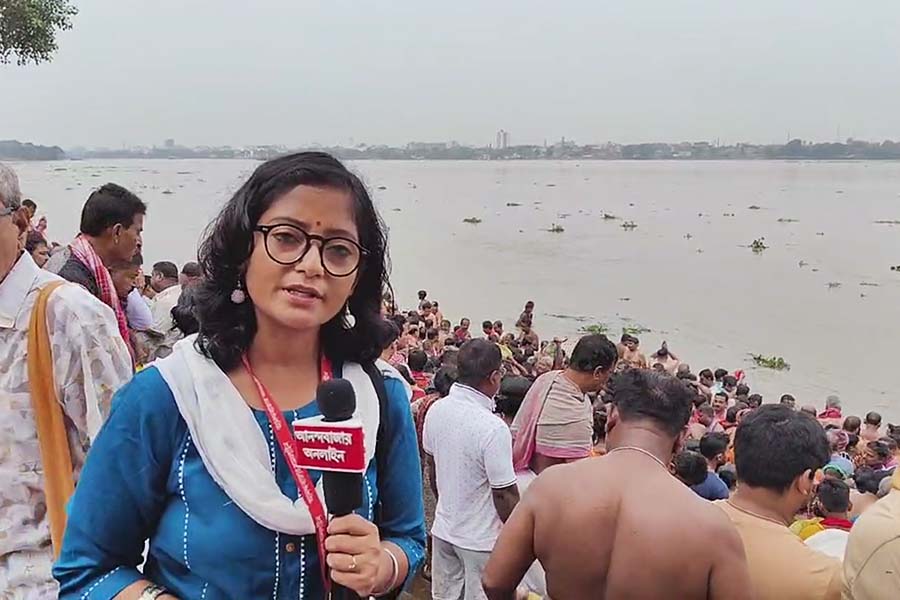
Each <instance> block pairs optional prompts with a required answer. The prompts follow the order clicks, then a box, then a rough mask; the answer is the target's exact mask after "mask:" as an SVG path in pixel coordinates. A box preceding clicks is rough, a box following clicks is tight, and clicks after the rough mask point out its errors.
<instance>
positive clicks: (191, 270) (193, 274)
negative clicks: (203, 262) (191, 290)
mask: <svg viewBox="0 0 900 600" xmlns="http://www.w3.org/2000/svg"><path fill="white" fill-rule="evenodd" d="M201 279H203V269H201V268H200V265H199V264H198V263H195V262H193V261H191V262H186V263H184V266H183V267H181V275H180V276H179V277H178V284H179V285H180V286H181V287H182V288H186V287H190V286H192V285H194V284H196V283H199V282H200V280H201Z"/></svg>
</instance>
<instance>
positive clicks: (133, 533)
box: [53, 368, 425, 600]
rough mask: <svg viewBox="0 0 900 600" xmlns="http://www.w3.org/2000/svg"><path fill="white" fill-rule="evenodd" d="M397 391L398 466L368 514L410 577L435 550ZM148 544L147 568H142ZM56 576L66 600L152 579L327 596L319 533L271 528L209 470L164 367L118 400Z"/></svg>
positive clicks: (412, 438)
mask: <svg viewBox="0 0 900 600" xmlns="http://www.w3.org/2000/svg"><path fill="white" fill-rule="evenodd" d="M385 386H386V388H387V395H388V418H387V423H385V425H384V442H385V443H386V444H387V446H388V447H387V448H379V449H378V452H379V453H380V452H385V453H386V456H385V460H384V464H386V466H387V468H386V471H387V473H384V474H382V473H378V470H377V468H376V461H375V460H374V459H373V460H372V462H371V463H370V464H369V468H368V470H367V472H366V475H365V479H364V482H363V488H364V489H363V506H362V508H361V509H360V510H359V511H357V512H358V513H359V514H360V515H362V516H363V517H365V518H367V519H369V520H372V521H375V522H376V524H377V525H378V526H379V529H380V531H381V537H382V539H384V540H389V541H391V542H394V543H395V544H397V545H398V546H400V548H402V549H403V551H404V552H405V553H406V556H407V558H408V559H409V565H410V570H409V573H410V574H409V577H407V583H408V582H409V581H410V580H411V579H412V577H413V576H414V574H415V572H416V569H417V568H418V566H419V565H420V564H421V563H422V561H423V560H424V555H425V526H424V515H423V509H422V477H421V468H420V465H419V451H418V445H417V442H416V434H415V429H414V427H413V422H412V417H411V415H410V409H409V401H408V400H407V397H406V393H405V390H404V388H403V386H402V384H401V383H400V382H399V381H397V380H394V379H390V378H386V379H385ZM254 414H255V416H256V421H257V423H258V424H259V426H260V429H262V431H263V434H264V435H265V436H266V438H267V439H268V441H269V457H270V460H271V461H272V468H273V470H274V472H275V478H276V481H277V482H278V485H279V487H280V488H281V490H282V492H283V493H284V494H285V495H286V496H288V497H289V498H297V497H298V495H297V486H296V484H295V482H294V479H293V477H292V476H291V473H290V470H289V469H288V467H287V464H286V463H285V460H284V457H283V456H282V454H281V451H280V450H279V449H278V447H277V445H276V443H275V439H274V436H273V435H272V430H271V427H270V426H269V422H268V419H267V418H266V415H265V412H263V411H259V410H254ZM318 414H320V413H319V410H318V406H317V405H316V403H315V402H313V403H310V404H308V405H307V406H304V407H303V408H301V409H300V410H296V411H289V412H286V413H284V415H285V418H286V419H287V421H288V422H289V423H290V422H291V421H292V420H293V419H295V418H304V417H312V416H316V415H318ZM310 476H311V477H312V479H313V481H318V479H319V477H321V473H320V472H319V471H311V472H310ZM379 500H380V501H381V503H382V506H381V508H380V511H378V512H380V515H379V517H380V518H379V519H378V520H376V512H377V511H376V505H377V503H378V501H379ZM148 539H149V540H150V547H149V553H148V556H147V562H146V565H145V567H144V575H141V573H140V572H139V571H138V569H137V567H138V565H140V564H141V563H142V562H143V559H142V552H143V550H144V542H145V540H148ZM53 574H54V576H55V577H56V578H57V579H58V580H59V582H60V598H64V599H65V598H78V599H87V600H93V599H110V598H113V597H114V596H115V595H116V594H117V593H119V592H120V591H121V590H122V589H123V588H125V587H126V586H128V585H130V584H131V583H133V582H135V581H137V580H138V579H142V578H147V579H149V580H151V581H153V582H154V583H157V584H159V585H162V586H165V587H166V588H168V589H169V590H170V591H171V592H172V593H173V594H175V595H176V596H178V597H179V598H183V599H204V600H206V599H208V600H213V599H216V598H235V599H241V600H247V599H256V598H273V599H278V598H290V599H291V600H295V599H297V598H322V597H323V596H324V592H323V587H322V581H321V575H320V571H319V556H318V551H317V548H316V538H315V535H307V536H294V535H288V534H282V533H278V532H275V531H271V530H269V529H266V528H265V527H263V526H261V525H259V524H258V523H256V521H254V520H252V519H251V518H250V517H248V516H247V515H246V514H245V513H244V512H243V511H242V510H241V509H240V508H238V506H237V505H235V504H234V502H233V501H232V500H231V498H229V497H228V496H227V495H226V494H225V492H224V491H223V490H222V489H221V488H220V487H219V486H218V484H216V482H215V481H214V480H213V479H212V478H211V477H210V475H209V473H208V472H207V470H206V467H205V466H204V465H203V461H202V459H201V458H200V455H199V454H198V453H197V449H196V448H195V447H194V445H193V444H192V442H191V437H190V434H189V432H188V428H187V424H186V423H185V422H184V420H183V419H182V418H181V414H180V413H179V412H178V408H177V406H176V404H175V398H174V397H173V395H172V392H171V391H170V390H169V387H168V385H166V383H165V381H164V380H163V378H162V376H161V375H160V374H159V371H157V370H156V369H155V368H148V369H146V370H144V371H142V372H141V373H139V374H138V375H137V376H135V378H134V379H133V380H132V382H131V383H129V384H128V385H127V386H125V387H124V388H122V390H121V391H120V392H119V393H118V394H117V395H116V397H115V399H114V401H113V407H112V412H111V414H110V417H109V420H108V421H107V423H106V424H105V425H104V427H103V429H102V430H101V432H100V434H99V436H98V437H97V440H96V442H95V443H94V445H93V447H92V448H91V450H90V453H89V454H88V457H87V462H86V464H85V467H84V470H83V471H82V473H81V477H80V479H79V482H78V485H77V488H76V490H75V495H74V496H73V498H72V501H71V504H70V505H69V517H68V527H67V529H66V534H65V539H64V543H63V549H62V553H61V554H60V557H59V560H58V562H57V563H56V566H55V567H54V569H53Z"/></svg>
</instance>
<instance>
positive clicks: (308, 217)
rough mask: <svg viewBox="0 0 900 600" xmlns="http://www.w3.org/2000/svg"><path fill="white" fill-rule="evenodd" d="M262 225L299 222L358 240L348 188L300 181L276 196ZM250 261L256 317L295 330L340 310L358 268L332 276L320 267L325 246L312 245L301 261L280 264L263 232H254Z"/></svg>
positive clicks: (249, 282) (323, 320) (250, 292)
mask: <svg viewBox="0 0 900 600" xmlns="http://www.w3.org/2000/svg"><path fill="white" fill-rule="evenodd" d="M257 224H258V225H277V224H288V225H295V226H297V227H299V228H301V229H302V230H303V231H305V232H306V233H309V234H315V235H320V236H322V237H324V238H326V239H327V238H330V237H342V238H348V239H351V240H353V241H355V242H357V243H359V233H358V231H357V228H356V222H355V220H354V218H353V198H352V197H351V196H350V193H349V192H347V191H344V190H339V189H334V188H318V187H312V186H307V185H299V186H297V187H295V188H294V189H292V190H291V191H289V192H287V193H286V194H284V195H283V196H281V197H280V198H278V199H277V200H275V201H274V202H273V203H272V205H271V206H270V207H269V209H268V210H267V211H266V212H264V213H263V214H262V216H261V217H260V219H259V223H257ZM253 240H254V243H253V251H252V252H251V254H250V258H249V259H248V261H247V271H246V275H245V281H246V286H247V294H248V295H249V296H250V298H251V299H252V300H253V305H254V307H255V309H256V317H257V322H261V321H270V322H271V323H273V324H275V325H277V326H280V327H283V328H286V329H293V330H301V329H308V328H317V327H320V326H322V325H324V324H325V323H327V322H328V321H330V320H331V319H332V318H334V316H335V315H337V314H338V313H339V312H340V311H341V310H342V309H343V308H344V305H345V304H346V303H347V300H348V299H349V298H350V295H351V294H352V293H353V288H354V286H355V284H356V278H357V275H358V273H359V270H357V271H356V272H355V273H353V274H352V275H350V276H348V277H334V276H332V275H329V274H328V273H327V272H325V270H324V268H323V267H322V259H321V254H320V252H321V247H320V246H321V245H320V243H319V242H316V241H313V242H311V247H310V248H309V251H308V252H307V253H306V256H304V257H303V260H301V261H300V262H298V263H295V264H293V265H281V264H278V263H276V262H275V261H274V260H272V259H271V258H269V255H268V253H267V252H266V246H265V243H264V237H263V234H262V233H260V232H256V233H254V234H253Z"/></svg>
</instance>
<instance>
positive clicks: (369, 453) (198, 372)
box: [153, 335, 379, 535]
mask: <svg viewBox="0 0 900 600" xmlns="http://www.w3.org/2000/svg"><path fill="white" fill-rule="evenodd" d="M195 340H196V335H192V336H189V337H187V338H185V339H184V340H182V341H180V342H178V343H177V344H175V347H174V350H173V351H172V354H171V355H170V356H168V357H167V358H164V359H162V360H159V361H157V362H155V363H153V366H155V367H156V368H157V369H158V370H159V372H160V374H161V375H162V377H163V379H164V380H165V382H166V384H168V386H169V389H171V390H172V394H173V395H174V396H175V403H176V404H177V405H178V410H179V412H180V413H181V416H182V418H183V419H184V420H185V422H186V423H187V426H188V430H189V431H190V435H191V440H192V441H193V443H194V446H196V448H197V451H198V453H199V454H200V457H201V458H202V459H203V464H204V466H205V467H206V469H207V471H209V474H210V475H211V476H212V478H213V479H214V480H215V481H216V483H218V484H219V486H220V487H221V488H222V489H223V490H224V491H225V493H226V494H228V496H229V497H230V498H231V499H232V500H234V502H235V504H237V505H238V506H239V507H240V508H241V510H243V511H244V512H245V513H246V514H247V515H248V516H249V517H250V518H252V519H253V520H254V521H256V522H257V523H259V524H260V525H262V526H263V527H266V528H268V529H271V530H273V531H280V532H282V533H288V534H292V535H309V534H311V533H314V532H315V527H314V526H313V521H312V518H311V516H310V514H309V509H308V508H307V506H306V503H305V502H304V501H303V499H302V498H298V499H297V500H292V499H291V498H288V497H287V496H285V495H284V494H283V493H282V492H281V489H280V488H279V487H278V483H277V482H276V481H275V477H274V475H273V473H272V470H271V465H270V462H269V443H268V440H267V439H266V437H265V435H263V432H262V430H261V429H260V428H259V425H258V424H257V421H256V417H255V416H254V414H253V410H252V409H251V408H250V407H249V406H248V405H247V403H246V402H245V401H244V399H243V397H241V395H240V393H239V392H238V391H237V389H236V388H235V387H234V385H233V384H232V383H231V380H230V379H229V378H228V376H227V375H226V374H225V373H223V372H222V370H221V369H219V367H218V366H217V365H216V363H215V362H214V361H212V360H211V359H209V358H206V357H205V356H203V355H202V354H200V353H199V352H198V351H197V349H196V348H195V347H194V342H195ZM342 377H343V378H344V379H346V380H348V381H349V382H350V383H351V384H352V385H353V389H354V391H355V392H356V412H355V413H354V415H353V416H354V417H355V418H357V419H359V420H360V421H361V422H362V424H363V433H364V435H365V440H366V464H368V463H369V462H370V461H371V460H372V457H374V456H375V439H376V435H377V432H378V421H379V405H378V396H377V394H376V393H375V387H374V386H373V385H372V381H371V379H370V378H369V376H368V375H367V374H366V372H365V371H364V370H363V368H362V367H361V366H360V365H358V364H356V363H346V364H344V366H343V373H342ZM279 451H280V450H279ZM316 490H317V491H318V493H319V496H320V498H322V501H323V503H324V496H323V493H322V482H321V480H320V481H319V485H318V486H317V487H316Z"/></svg>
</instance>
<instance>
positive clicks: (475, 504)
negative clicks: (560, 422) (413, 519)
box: [422, 340, 519, 600]
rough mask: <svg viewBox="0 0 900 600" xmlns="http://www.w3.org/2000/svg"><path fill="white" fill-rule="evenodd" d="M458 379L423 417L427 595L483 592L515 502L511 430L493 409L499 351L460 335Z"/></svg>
mask: <svg viewBox="0 0 900 600" xmlns="http://www.w3.org/2000/svg"><path fill="white" fill-rule="evenodd" d="M457 370H458V373H459V379H458V383H456V384H454V385H453V387H452V388H451V389H450V394H449V395H448V396H447V397H446V398H443V399H441V400H440V401H438V402H435V404H434V405H433V406H432V407H431V409H430V410H429V411H428V414H427V416H426V417H425V425H424V428H423V433H422V447H423V449H424V450H425V453H426V455H427V458H426V462H427V465H428V469H429V475H430V480H431V482H432V489H433V491H434V493H435V496H437V508H436V510H435V517H434V526H433V527H432V530H431V534H432V538H433V542H434V543H433V553H432V568H431V576H432V584H431V594H432V597H433V598H435V600H475V599H478V600H480V599H482V598H486V596H485V594H484V590H483V589H482V587H481V575H482V572H483V571H484V566H485V564H486V563H487V560H488V558H489V557H490V553H491V550H493V548H494V544H495V543H496V541H497V537H498V535H499V534H500V529H501V527H502V526H503V523H504V522H506V519H507V518H508V517H509V515H510V513H512V511H513V508H515V506H516V503H517V502H518V501H519V491H518V487H517V485H516V473H515V471H514V470H513V462H512V435H511V434H510V432H509V428H508V427H507V426H506V423H504V422H503V420H502V419H501V418H500V417H498V416H497V415H495V414H494V412H493V408H494V401H493V397H494V395H495V394H496V393H497V391H498V390H499V389H500V380H501V378H502V373H501V355H500V349H499V348H498V347H497V345H496V344H493V343H491V342H488V341H486V340H472V341H469V342H466V344H465V345H463V347H462V348H461V349H460V351H459V355H458V359H457Z"/></svg>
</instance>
